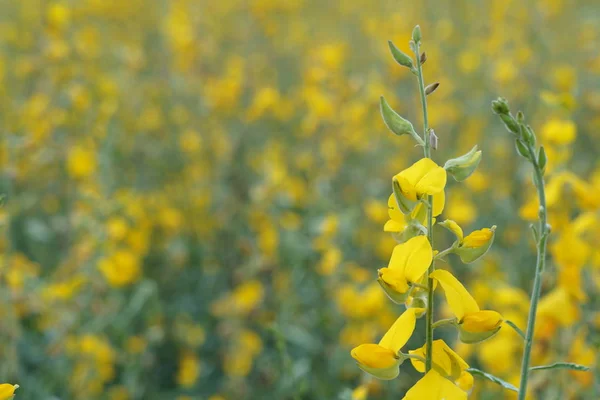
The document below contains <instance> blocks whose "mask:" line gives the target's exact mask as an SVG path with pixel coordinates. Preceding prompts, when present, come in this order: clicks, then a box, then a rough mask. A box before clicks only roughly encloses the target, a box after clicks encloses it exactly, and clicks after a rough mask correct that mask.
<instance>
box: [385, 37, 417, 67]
mask: <svg viewBox="0 0 600 400" xmlns="http://www.w3.org/2000/svg"><path fill="white" fill-rule="evenodd" d="M388 46H389V47H390V51H391V52H392V57H394V60H396V62H397V63H398V64H400V65H402V66H403V67H407V68H410V69H413V68H414V66H413V60H412V58H410V57H409V56H408V55H407V54H405V53H403V52H402V51H401V50H400V49H399V48H397V47H396V46H395V45H394V43H392V41H391V40H388Z"/></svg>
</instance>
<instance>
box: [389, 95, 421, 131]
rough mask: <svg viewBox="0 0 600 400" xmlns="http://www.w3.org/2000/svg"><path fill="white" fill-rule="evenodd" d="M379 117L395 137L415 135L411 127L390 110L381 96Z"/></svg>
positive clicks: (406, 121)
mask: <svg viewBox="0 0 600 400" xmlns="http://www.w3.org/2000/svg"><path fill="white" fill-rule="evenodd" d="M381 116H382V117H383V121H384V122H385V124H386V125H387V127H388V128H390V130H391V131H392V132H394V133H395V134H396V135H412V136H416V135H417V133H416V132H415V128H414V127H413V125H412V124H411V123H410V122H409V121H408V120H406V119H404V118H402V117H401V116H400V115H398V113H397V112H396V111H394V110H392V107H390V105H389V104H388V102H387V101H385V99H384V98H383V96H381Z"/></svg>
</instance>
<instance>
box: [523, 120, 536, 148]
mask: <svg viewBox="0 0 600 400" xmlns="http://www.w3.org/2000/svg"><path fill="white" fill-rule="evenodd" d="M523 140H524V142H525V143H526V144H528V145H530V146H531V147H534V146H535V133H533V129H531V127H530V126H529V125H527V126H525V127H524V129H523Z"/></svg>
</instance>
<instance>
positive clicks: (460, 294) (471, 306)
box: [429, 269, 479, 321]
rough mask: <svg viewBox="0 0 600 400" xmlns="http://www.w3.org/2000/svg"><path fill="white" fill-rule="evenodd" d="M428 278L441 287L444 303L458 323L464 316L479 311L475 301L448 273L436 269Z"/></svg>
mask: <svg viewBox="0 0 600 400" xmlns="http://www.w3.org/2000/svg"><path fill="white" fill-rule="evenodd" d="M429 276H430V277H431V278H433V279H435V280H436V281H438V282H439V283H440V285H442V288H443V289H444V293H445V294H446V301H447V302H448V305H449V306H450V309H451V310H452V312H453V313H454V315H455V316H456V318H458V320H459V321H460V320H462V319H463V317H464V316H465V314H469V313H476V312H478V311H479V306H478V305H477V302H476V301H475V299H474V298H473V297H472V296H471V295H470V294H469V292H468V291H467V289H465V287H464V286H463V285H462V283H460V282H459V281H458V279H456V278H455V277H454V275H452V274H451V273H450V272H448V271H446V270H443V269H438V270H435V271H434V272H433V273H432V274H431V275H429Z"/></svg>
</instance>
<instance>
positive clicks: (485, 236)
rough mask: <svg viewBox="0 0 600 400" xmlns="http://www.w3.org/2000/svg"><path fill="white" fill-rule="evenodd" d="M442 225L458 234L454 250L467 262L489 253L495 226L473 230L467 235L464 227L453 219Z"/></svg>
mask: <svg viewBox="0 0 600 400" xmlns="http://www.w3.org/2000/svg"><path fill="white" fill-rule="evenodd" d="M440 225H441V226H443V227H444V228H446V229H448V230H449V231H450V232H452V233H453V234H454V235H455V236H456V239H457V243H456V244H455V246H456V248H455V249H454V252H455V253H456V254H458V255H459V256H460V259H461V260H462V262H464V263H466V264H468V263H471V262H473V261H476V260H478V259H479V258H481V257H482V256H483V255H484V254H485V253H487V251H488V250H489V249H490V247H491V246H492V243H493V242H494V236H495V232H496V227H495V226H492V227H491V228H483V229H479V230H476V231H473V232H471V233H470V234H469V235H467V236H466V237H465V236H464V233H463V230H462V228H461V227H460V226H459V225H458V224H457V223H456V222H454V221H453V220H451V219H447V220H445V221H444V222H441V223H440Z"/></svg>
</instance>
